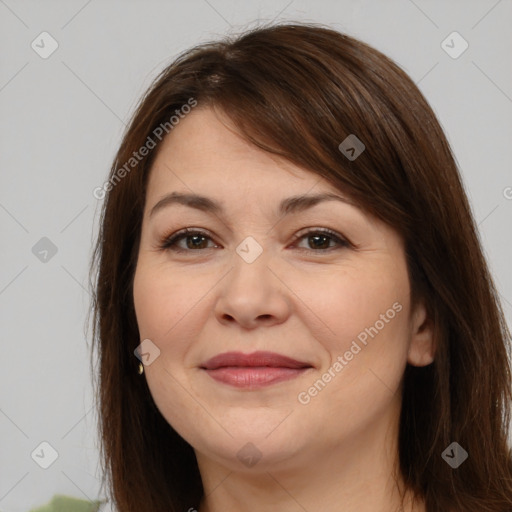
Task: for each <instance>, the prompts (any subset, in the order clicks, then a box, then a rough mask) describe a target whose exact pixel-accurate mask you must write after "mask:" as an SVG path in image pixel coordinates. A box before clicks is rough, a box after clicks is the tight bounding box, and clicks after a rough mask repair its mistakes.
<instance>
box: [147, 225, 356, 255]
mask: <svg viewBox="0 0 512 512" xmlns="http://www.w3.org/2000/svg"><path fill="white" fill-rule="evenodd" d="M317 234H320V235H325V236H327V237H328V238H330V239H331V240H333V241H334V242H335V243H336V244H337V245H335V246H334V247H329V248H328V249H318V250H315V249H309V248H299V250H300V251H306V252H309V253H320V254H326V253H330V252H332V251H333V250H336V249H338V250H339V249H344V248H345V249H346V248H351V249H355V248H356V246H355V245H354V244H353V243H352V242H351V241H350V240H349V239H348V238H347V237H345V236H344V235H342V234H341V233H338V232H337V231H334V230H332V229H330V228H325V227H308V228H303V229H302V230H300V231H299V232H298V233H296V234H295V235H294V236H293V240H292V243H295V242H297V241H299V240H301V239H303V238H306V237H307V236H308V235H309V236H313V235H317ZM193 235H201V236H204V237H205V238H207V239H209V240H211V241H212V242H213V243H216V242H215V240H214V238H213V237H212V235H211V234H210V233H209V232H208V231H206V230H204V229H202V228H190V227H189V228H184V229H180V230H178V231H176V232H174V233H170V234H168V235H165V236H163V237H162V238H161V239H160V242H159V243H158V247H157V249H160V250H170V251H173V252H178V253H179V252H181V253H183V252H191V253H192V252H201V251H205V250H207V249H213V248H214V247H207V248H205V249H182V248H179V247H177V246H176V244H177V242H179V241H181V240H182V239H184V238H187V236H193Z"/></svg>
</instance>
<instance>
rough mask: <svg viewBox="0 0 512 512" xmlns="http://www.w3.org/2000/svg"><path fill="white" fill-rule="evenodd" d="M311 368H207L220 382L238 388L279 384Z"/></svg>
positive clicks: (208, 372) (209, 373) (213, 377)
mask: <svg viewBox="0 0 512 512" xmlns="http://www.w3.org/2000/svg"><path fill="white" fill-rule="evenodd" d="M309 369H310V368H283V367H279V368H271V367H268V366H265V367H259V366H254V367H247V366H246V367H235V366H226V367H223V368H217V369H216V370H205V371H206V373H207V374H208V375H209V376H210V377H211V378H212V379H215V380H216V381H218V382H223V383H224V384H230V385H231V386H235V387H237V388H259V387H263V386H269V385H271V384H277V383H278V382H283V381H285V380H290V379H294V378H296V377H298V376H299V375H302V374H303V373H304V372H305V371H306V370H309Z"/></svg>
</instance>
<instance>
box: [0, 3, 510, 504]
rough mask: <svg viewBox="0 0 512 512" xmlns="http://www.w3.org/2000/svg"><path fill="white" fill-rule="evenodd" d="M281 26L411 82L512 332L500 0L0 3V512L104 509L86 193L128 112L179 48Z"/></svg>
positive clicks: (505, 17) (505, 58) (94, 211)
mask: <svg viewBox="0 0 512 512" xmlns="http://www.w3.org/2000/svg"><path fill="white" fill-rule="evenodd" d="M274 18H275V19H277V20H301V21H313V22H320V23H327V24H329V25H331V26H332V27H333V28H336V29H338V30H341V31H343V32H346V33H348V34H349V35H353V36H355V37H358V38H360V39H362V40H364V41H366V42H368V43H369V44H371V45H373V46H375V47H376V48H377V49H379V50H381V51H382V52H384V53H386V54H387V55H389V56H390V57H391V58H393V59H394V60H395V61H396V62H398V64H400V65H401V66H402V67H403V68H404V69H405V70H406V71H407V72H408V73H409V74H410V76H411V77H412V78H413V80H414V81H415V82H416V83H417V84H418V86H419V87H420V89H421V90H422V92H423V93H424V94H425V96H426V97H427V99H428V100H429V102H430V104H431V105H432V107H433V109H434V111H435V112H436V114H437V115H438V118H439V120H440V121H441V124H442V125H443V127H444V129H445V131H446V133H447V136H448V139H449V141H450V143H451V145H452V148H453V150H454V153H455V156H456V159H457V161H458V163H459V166H460V169H461V172H462V175H463V179H464V182H465V184H466V187H467V191H468V195H469V198H470V201H471V203H472V207H473V211H474V214H475V217H476V219H477V222H478V224H479V229H480V233H481V238H482V243H483V245H484V249H485V251H486V254H487V257H488V260H489V263H490V266H491V270H492V272H493V274H494V277H495V279H496V283H497V286H498V289H499V291H500V294H501V296H502V298H503V305H504V308H505V311H506V314H507V318H508V320H509V325H510V318H511V315H512V305H511V303H512V276H511V273H510V270H509V265H510V261H511V253H512V240H511V234H510V233H511V229H510V219H511V214H512V188H509V187H512V173H511V162H512V149H511V147H512V145H511V141H512V126H511V122H510V120H511V114H512V99H511V98H512V70H511V66H510V55H511V54H512V33H511V32H510V28H509V27H510V24H511V21H512V2H511V1H510V0H501V1H496V0H488V1H487V0H480V1H467V0H464V1H462V0H460V1H449V2H448V1H446V0H442V1H441V0H439V1H426V0H424V1H421V0H414V1H412V0H394V1H386V2H380V1H368V0H366V1H363V0H359V1H348V0H346V1H336V2H335V1H327V0H324V1H312V0H309V1H307V0H292V1H290V0H263V1H253V2H240V1H239V2H235V1H232V0H208V1H207V0H191V1H187V2H177V1H167V2H163V1H147V2H143V1H135V0H132V1H125V2H121V1H104V0H103V1H101V0H90V1H86V0H73V1H67V2H64V1H60V2H59V1H44V2H43V1H39V2H36V1H31V2H29V1H21V0H0V34H1V35H0V38H1V49H2V50H1V65H0V113H1V117H0V119H1V121H0V133H1V138H0V141H1V142H0V144H1V146H0V158H1V174H0V177H1V186H0V226H1V230H2V231H1V232H2V240H3V242H2V246H1V257H0V265H1V274H0V315H1V318H0V325H1V333H2V338H1V343H2V356H3V357H2V361H1V362H2V364H1V367H0V368H1V371H0V439H1V444H0V510H1V511H2V512H25V511H27V510H29V508H31V507H33V506H35V505H38V504H42V503H44V502H46V501H47V500H49V499H50V498H51V497H52V496H53V495H54V494H55V493H63V494H70V495H74V496H77V497H81V498H90V499H94V498H97V497H98V489H99V477H100V474H99V467H98V441H97V439H96V421H97V416H96V413H95V411H94V409H93V396H92V392H91V384H90V378H89V346H90V345H89V344H87V343H86V338H85V334H84V325H85V319H86V313H87V308H88V305H89V299H90V296H89V292H88V281H87V279H88V264H89V259H90V256H91V248H92V240H93V238H94V236H95V234H96V233H97V223H98V213H99V206H100V203H101V201H98V200H97V199H95V198H94V197H93V195H92V191H93V189H94V188H95V187H97V186H101V185H102V184H103V182H104V181H105V178H106V176H107V172H108V169H109V167H110V165H111V162H112V159H113V156H114V152H115V150H116V149H117V146H118V144H119V142H120V137H121V134H122V131H123V129H124V125H125V123H126V122H127V120H128V119H129V115H130V114H131V113H132V112H133V108H134V106H135V104H136V101H137V100H138V99H139V97H140V95H141V94H142V93H143V91H144V90H145V89H146V88H147V87H148V85H149V83H150V81H151V79H152V78H153V77H154V76H155V75H156V74H157V73H158V72H159V71H160V70H161V69H162V68H163V67H164V66H165V65H166V64H168V63H170V61H171V60H172V59H173V58H174V57H175V56H176V55H177V54H178V53H179V52H180V51H182V50H184V49H186V48H188V47H190V46H192V45H195V44H197V43H199V42H202V41H206V40H209V39H212V38H216V37H218V36H222V35H224V34H226V33H228V32H237V31H240V30H242V29H243V28H247V27H249V26H253V25H254V23H255V21H256V20H258V19H261V20H265V21H270V20H272V19H274ZM43 31H47V32H49V33H50V34H51V36H52V37H53V38H54V39H55V40H56V41H57V42H58V45H59V47H58V49H57V50H56V51H55V52H54V53H53V54H52V55H51V56H50V57H48V58H47V59H43V58H41V57H40V56H39V54H38V53H36V52H35V51H34V50H33V49H32V47H31V43H32V41H34V40H35V41H36V43H38V42H39V45H40V46H42V45H43V43H41V42H40V41H41V38H39V37H38V36H39V34H41V32H43ZM453 31H457V32H459V33H460V34H461V36H462V37H463V38H464V39H465V40H466V41H467V42H468V44H469V47H468V49H467V50H466V51H465V52H464V53H463V54H462V55H460V56H459V57H458V58H456V59H454V58H452V57H450V56H449V55H448V54H447V53H446V52H445V50H444V49H443V48H442V47H441V43H442V41H443V40H445V38H446V37H447V36H448V35H449V34H450V33H452V32H453ZM450 44H451V43H450ZM454 44H455V48H456V49H457V48H460V46H458V45H459V43H458V42H457V43H454ZM44 45H45V48H46V49H48V48H49V42H48V40H46V43H44ZM507 63H508V64H507ZM43 237H47V238H48V239H49V240H51V242H52V243H53V244H54V245H55V246H56V248H57V253H56V254H55V255H53V256H52V253H51V252H49V253H48V254H47V255H45V253H44V252H42V253H41V252H39V253H38V251H44V249H45V243H47V242H39V244H42V245H41V246H40V245H37V246H36V249H34V250H33V247H34V246H35V245H36V244H37V243H38V241H39V240H40V239H41V238H43ZM34 252H35V253H36V254H34ZM41 258H43V259H44V258H46V261H41ZM43 441H47V442H48V443H50V444H51V445H52V446H53V447H54V448H55V450H56V451H57V452H58V455H59V456H58V459H57V460H56V461H55V462H54V463H53V464H52V465H51V466H50V467H49V468H48V469H46V470H45V469H42V468H41V467H39V465H38V464H36V463H35V462H34V460H33V459H32V458H31V453H32V452H33V451H34V449H36V448H37V447H38V446H39V445H40V443H41V442H43ZM38 453H40V455H41V453H44V456H41V459H42V458H44V457H48V456H49V455H48V453H49V452H48V450H46V451H45V450H44V449H43V452H41V451H40V449H39V452H38Z"/></svg>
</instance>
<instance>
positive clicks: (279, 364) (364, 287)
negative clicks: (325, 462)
mask: <svg viewBox="0 0 512 512" xmlns="http://www.w3.org/2000/svg"><path fill="white" fill-rule="evenodd" d="M173 193H176V194H177V193H179V194H187V195H188V194H193V195H199V196H205V197H206V198H208V200H207V201H205V200H196V201H192V202H191V201H188V202H187V201H186V200H180V201H178V200H177V199H174V200H172V199H171V196H170V194H173ZM321 194H331V195H335V196H337V197H338V198H341V199H339V200H338V199H333V198H331V199H324V200H320V201H318V202H314V201H310V202H309V203H304V202H302V203H301V202H299V201H295V202H288V203H285V205H286V204H288V207H287V208H284V209H283V210H281V204H282V202H283V201H287V200H289V198H290V197H292V196H317V195H321ZM343 199H347V197H346V196H345V195H344V194H343V193H342V192H341V191H339V190H337V189H336V188H334V187H332V186H331V185H330V184H329V183H327V182H326V181H324V180H323V179H322V178H321V177H319V176H317V175H315V174H313V173H311V172H309V171H307V170H304V169H301V168H298V167H296V166H294V165H292V164H291V163H290V162H286V161H283V160H280V159H278V158H277V157H275V156H272V155H270V154H268V153H265V152H263V151H261V150H260V149H258V148H256V147H254V146H251V145H249V144H248V143H247V142H245V141H244V140H243V139H242V138H241V137H240V136H239V135H238V134H237V133H236V130H235V129H234V127H233V126H232V125H231V124H230V121H229V119H228V118H227V117H225V116H223V115H222V114H221V113H220V112H216V111H213V110H211V109H205V108H201V109H196V110H194V111H193V112H192V113H190V114H189V115H188V116H187V117H186V118H184V119H183V120H181V121H180V123H179V125H178V126H176V127H175V128H174V130H173V131H172V132H171V133H170V134H169V135H168V137H167V138H166V139H165V140H164V142H163V145H162V147H161V148H160V152H159V154H158V157H157V158H156V160H155V162H154V165H153V168H152V169H151V173H150V176H149V182H148V188H147V196H146V205H145V211H144V218H143V226H142V234H141V242H140V248H139V255H138V262H137V267H136V273H135V279H134V291H133V293H134V303H135V310H136V316H137V322H138V326H139V332H140V340H141V341H142V340H146V339H149V340H151V341H150V343H151V347H152V349H151V350H153V351H154V352H153V354H154V356H151V363H150V364H147V365H146V366H145V377H146V379H147V382H148V385H149V388H150V391H151V394H152V397H153V399H154V401H155V403H156V405H157V407H158V409H159V411H160V412H161V414H162V415H163V417H164V418H165V419H166V420H167V422H168V423H169V424H170V425H172V427H173V428H174V429H175V430H176V431H177V432H178V433H179V434H180V435H181V436H182V437H183V438H184V439H185V440H187V441H188V442H189V443H190V444H191V445H192V446H193V448H194V449H195V450H196V454H197V455H198V459H199V458H200V457H207V458H209V459H212V460H215V461H217V462H218V463H222V464H223V465H225V466H227V467H231V468H232V469H233V470H237V471H241V470H244V467H245V468H249V467H250V465H251V464H250V463H249V462H248V459H249V458H251V457H253V458H254V457H255V458H256V459H259V461H258V464H257V465H255V466H254V468H253V469H252V470H261V471H263V470H265V469H267V470H268V469H269V468H271V467H276V465H282V466H283V467H285V466H286V465H287V464H290V465H291V464H295V463H297V461H299V459H301V458H302V459H304V460H307V459H309V460H311V458H312V457H314V456H315V454H321V453H332V451H333V450H335V449H338V447H340V446H343V445H344V444H349V443H350V444H353V443H354V442H362V441H364V436H366V435H368V433H369V432H371V431H372V430H375V429H376V428H378V427H379V425H383V424H384V423H385V422H386V421H388V420H390V418H395V419H396V417H397V415H398V413H399V404H400V392H399V389H400V383H401V379H402V375H403V372H404V369H405V365H406V363H407V362H409V363H411V364H414V365H418V366H421V365H425V364H429V363H431V362H432V359H433V357H432V350H431V343H430V338H429V336H428V334H427V331H426V330H425V329H424V327H421V326H422V324H423V323H424V320H425V311H424V308H423V307H422V306H421V305H420V306H418V308H417V309H416V310H414V311H412V310H411V302H410V282H409V279H408V272H407V267H406V262H405V255H404V247H403V241H402V240H401V238H400V237H399V236H398V234H397V233H396V232H395V231H394V230H393V229H391V228H390V227H389V226H387V225H385V224H383V223H381V222H380V221H378V220H377V219H375V218H373V217H370V216H369V215H367V214H365V213H364V212H363V210H361V209H360V208H358V207H357V206H355V205H353V204H350V203H349V202H345V201H344V200H343ZM212 204H216V205H217V209H212ZM185 229H188V233H184V232H183V230H185ZM326 230H328V232H326ZM145 343H148V342H145ZM155 347H156V348H155ZM158 351H159V352H158ZM150 352H151V351H150ZM228 352H229V353H233V352H235V353H238V356H250V355H254V353H256V352H266V353H267V354H259V355H258V354H256V356H254V357H253V358H252V359H251V358H250V357H246V358H244V357H236V354H235V356H233V357H229V356H226V357H221V358H220V359H219V358H217V360H216V361H217V363H216V364H215V360H213V361H210V360H211V359H212V358H214V357H215V356H219V355H222V354H226V353H228ZM268 353H271V354H268ZM279 356H285V357H286V358H290V359H291V360H293V361H292V362H290V360H283V359H282V358H279ZM209 361H210V363H209ZM251 365H252V366H251ZM267 365H270V366H267ZM248 443H252V445H251V444H248Z"/></svg>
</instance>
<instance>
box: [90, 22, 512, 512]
mask: <svg viewBox="0 0 512 512" xmlns="http://www.w3.org/2000/svg"><path fill="white" fill-rule="evenodd" d="M191 98H194V99H195V100H197V102H198V105H200V106H215V107H216V108H219V109H222V111H223V112H225V113H226V114H227V115H228V116H229V117H230V119H231V120H232V121H234V123H235V125H236V126H237V127H238V128H239V130H240V132H241V133H242V134H243V136H244V137H245V138H246V140H248V141H250V142H251V143H253V144H254V145H256V146H258V147H259V148H261V149H263V150H265V151H268V152H271V153H274V154H277V155H280V156H282V157H284V158H286V159H288V160H289V161H291V162H292V163H294V164H296V165H298V166H300V167H301V168H304V169H307V170H309V171H310V172H312V173H316V174H317V175H318V176H321V177H322V178H324V179H326V180H327V181H328V182H330V183H331V184H333V185H334V186H335V187H337V188H338V189H339V190H341V191H343V192H344V193H345V194H347V195H349V196H350V197H352V198H353V199H354V200H355V201H356V202H357V203H358V204H359V205H360V206H361V208H363V209H364V210H365V211H367V212H369V213H371V214H373V215H375V216H377V217H378V218H379V219H381V220H383V221H384V222H386V223H388V224H389V225H390V226H392V227H393V228H394V229H395V230H397V232H398V233H399V234H400V235H401V236H402V237H403V238H404V240H405V247H406V256H407V261H408V268H409V273H410V277H411V293H412V300H413V302H414V301H417V300H420V299H423V300H425V304H426V306H427V310H428V314H429V317H430V319H431V320H432V322H433V325H434V328H435V345H436V355H435V360H434V362H433V363H432V364H430V365H428V366H426V367H413V366H410V365H407V367H406V370H405V373H404V380H403V404H402V411H401V416H400V427H399V461H400V471H401V473H402V475H403V478H404V479H405V483H406V485H407V486H408V488H409V489H411V490H412V491H413V492H414V493H415V494H416V495H417V496H420V497H422V498H423V499H424V500H425V503H426V507H427V511H428V512H438V511H439V510H446V511H448V510H454V511H458V510H460V511H462V510H464V511H465V512H470V511H473V512H491V511H493V512H505V511H510V510H511V508H512V454H511V449H510V447H509V446H508V444H507V437H508V431H509V425H510V413H511V410H510V407H511V400H512V391H511V385H512V381H511V368H510V361H509V357H510V331H509V330H508V328H507V325H506V322H505V319H504V315H503V311H502V309H501V306H500V303H499V299H498V293H497V291H496V288H495V285H494V284H493V280H492V277H491V275H490V272H489V270H488V267H487V264H486V261H485V259H484V256H483V254H482V249H481V246H480V241H479V238H478V234H477V229H476V227H475V222H474V219H473V216H472V213H471V210H470V206H469V204H468V200H467V197H466V194H465V191H464V188H463V185H462V182H461V178H460V176H459V172H458V169H457V165H456V162H455V160H454V157H453V156H452V152H451V149H450V146H449V143H448V141H447V139H446V137H445V135H444V133H443V131H442V128H441V126H440V124H439V122H438V121H437V119H436V117H435V114H434V113H433V111H432V109H431V108H430V106H429V105H428V103H427V101H426V100H425V98H424V97H423V95H422V94H421V92H420V91H419V90H418V88H417V87H416V85H415V84H414V83H413V82H412V80H411V79H410V78H409V77H408V75H407V74H406V73H405V72H404V71H403V70H402V69H401V68H400V67H398V66H397V65H396V64H395V63H394V62H393V61H392V60H390V59H389V58H388V57H386V56H385V55H383V54H382V53H380V52H378V51H377V50H375V49H373V48H371V47H370V46H368V45H367V44H365V43H363V42H360V41H358V40H356V39H354V38H352V37H349V36H347V35H344V34H341V33H339V32H336V31H334V30H331V29H329V28H326V27H323V26H319V25H316V24H300V23H296V24H278V25H270V26H265V27H260V28H257V29H254V30H251V31H248V32H246V33H244V34H242V35H241V36H236V37H232V38H227V39H226V40H224V41H220V42H213V43H207V44H202V45H200V46H197V47H195V48H192V49H191V50H189V51H187V52H185V53H183V54H181V55H180V56H179V57H178V58H177V59H176V60H175V61H174V62H173V63H172V64H171V65H169V66H168V67H167V68H165V69H164V70H163V71H162V72H161V74H160V75H159V76H158V77H157V78H156V79H155V80H154V82H153V84H152V86H151V87H150V89H149V90H148V91H147V93H146V94H145V96H144V97H143V98H142V100H141V102H140V104H139V106H138V108H137V109H136V111H135V113H134V115H133V118H132V120H131V122H130V124H129V126H128V128H127V131H126V133H125V135H124V138H123V140H122V143H121V146H120V148H119V150H118V152H117V155H116V157H115V160H114V162H113V166H112V169H111V173H110V177H111V178H113V177H115V176H118V170H119V169H120V168H121V167H122V166H123V165H126V162H128V161H129V159H130V158H131V157H132V155H133V153H134V152H136V151H137V150H139V149H140V148H141V146H143V145H144V144H145V143H146V141H147V140H148V137H150V136H151V135H152V134H153V133H154V130H155V128H157V127H158V126H161V125H162V124H163V123H166V122H167V123H168V121H169V118H170V116H172V115H173V113H174V112H175V111H176V110H179V109H180V108H181V107H182V106H183V105H185V104H187V103H188V102H189V101H190V99H191ZM168 125H169V123H168V124H167V127H168V128H169V126H168ZM166 131H168V130H166ZM350 134H355V135H356V136H357V138H358V139H360V140H361V141H362V142H363V143H364V144H365V145H366V149H365V150H364V152H363V153H362V154H361V155H360V156H359V157H358V158H357V159H355V160H350V159H348V158H347V157H346V156H345V155H344V154H343V153H342V152H341V151H340V149H339V148H338V146H339V144H340V143H341V142H342V141H343V140H344V139H345V138H346V137H347V136H348V135H350ZM157 151H158V148H156V149H155V150H153V151H150V152H149V154H147V155H146V156H145V157H144V158H141V159H140V162H138V163H137V165H136V167H134V169H133V170H131V172H127V173H124V174H125V175H124V176H123V177H122V179H118V180H117V181H116V183H115V184H114V185H112V186H110V187H108V191H107V194H106V197H105V202H104V205H103V210H102V218H101V231H100V234H99V237H98V241H97V245H96V248H95V252H94V257H93V261H92V265H91V275H92V273H93V272H94V283H93V287H94V288H95V290H94V291H95V293H94V303H93V308H92V311H93V312H94V322H93V348H94V347H97V349H98V356H99V357H98V364H99V371H98V377H99V382H98V383H97V384H96V383H95V384H96V386H97V387H95V392H96V395H97V396H98V397H99V400H100V403H99V414H100V422H99V431H100V439H101V441H102V445H101V457H102V461H103V463H104V464H105V466H104V471H105V474H104V480H103V484H105V478H108V482H109V486H110V488H111V491H112V493H113V499H114V502H115V505H116V506H117V508H118V510H119V512H132V511H133V512H135V511H136V512H140V511H141V510H155V511H162V510H169V511H182V510H188V509H189V508H190V507H196V508H197V507H198V506H199V502H200V499H201V497H202V496H203V487H202V483H201V479H200V475H199V471H198V467H197V463H196V459H195V454H194V451H193V449H192V447H191V446H190V445H189V444H188V443H187V442H186V441H184V440H183V439H182V438H181V437H180V436H179V435H178V434H177V433H176V432H175V431H174V430H173V428H172V427H171V426H169V424H168V423H167V421H166V420H165V419H164V418H163V416H162V415H161V414H160V412H159V411H158V410H157V408H156V406H155V404H154V401H153V399H152V397H151V394H150V392H149V388H148V386H147V383H146V381H145V379H142V378H140V377H139V375H138V374H137V367H138V363H139V361H138V359H137V358H136V357H135V356H134V350H135V348H136V347H137V346H138V345H139V343H140V341H141V340H140V339H139V333H138V328H137V323H136V318H135V313H134V305H133V296H132V295H133V294H132V283H133V276H134V272H135V267H136V263H137V253H138V248H139V240H140V234H141V223H142V217H143V209H144V203H145V187H146V183H147V179H148V174H149V171H150V168H151V165H152V162H153V161H154V158H155V155H156V153H157ZM453 441H456V442H458V443H459V444H460V445H461V446H462V447H463V448H464V449H465V450H466V451H467V452H468V454H469V458H468V459H467V460H466V461H465V462H464V463H463V464H462V465H460V466H459V467H458V468H457V469H452V468H451V467H450V466H449V465H448V464H447V463H446V462H445V460H443V458H442V456H441V454H442V452H443V451H444V450H445V449H446V448H447V447H448V446H449V445H450V444H451V443H452V442H453Z"/></svg>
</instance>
